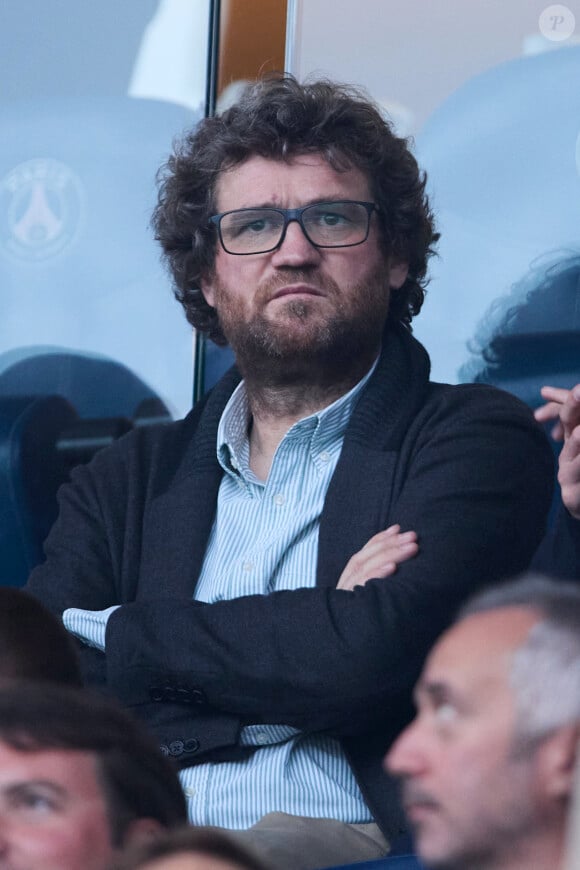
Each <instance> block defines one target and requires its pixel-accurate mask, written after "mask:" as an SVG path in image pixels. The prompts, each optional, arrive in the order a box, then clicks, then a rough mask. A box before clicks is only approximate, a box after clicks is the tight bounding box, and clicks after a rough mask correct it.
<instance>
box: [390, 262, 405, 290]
mask: <svg viewBox="0 0 580 870" xmlns="http://www.w3.org/2000/svg"><path fill="white" fill-rule="evenodd" d="M408 274H409V264H408V263H390V265H389V287H391V289H393V290H399V289H400V288H401V287H402V286H403V284H404V283H405V281H406V280H407V275H408Z"/></svg>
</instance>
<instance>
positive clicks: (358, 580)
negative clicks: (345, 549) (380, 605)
mask: <svg viewBox="0 0 580 870" xmlns="http://www.w3.org/2000/svg"><path fill="white" fill-rule="evenodd" d="M418 551H419V544H418V543H417V534H416V532H401V527H400V526H399V525H395V526H389V528H388V529H385V531H383V532H379V533H378V534H376V535H374V536H373V537H372V538H371V539H370V541H367V543H366V544H365V545H364V547H363V548H362V550H359V551H358V553H355V554H354V556H352V557H351V558H350V559H349V560H348V563H347V565H346V568H345V569H344V571H343V572H342V574H341V575H340V580H339V581H338V586H337V587H336V588H337V589H354V587H355V586H364V585H365V583H366V582H367V580H371V579H372V578H373V577H389V576H390V575H391V574H394V573H395V571H396V570H397V565H400V564H401V562H406V561H407V559H411V558H412V557H413V556H415V555H416V554H417V552H418Z"/></svg>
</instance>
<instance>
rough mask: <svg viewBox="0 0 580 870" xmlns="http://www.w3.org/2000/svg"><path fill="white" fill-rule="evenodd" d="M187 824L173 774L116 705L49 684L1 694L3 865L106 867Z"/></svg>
mask: <svg viewBox="0 0 580 870" xmlns="http://www.w3.org/2000/svg"><path fill="white" fill-rule="evenodd" d="M185 820H186V808H185V799H184V796H183V793H182V790H181V787H180V784H179V780H178V778H177V775H176V773H175V772H174V770H173V768H172V767H171V766H170V764H169V762H168V761H167V759H166V758H164V757H163V755H162V754H161V752H160V750H159V749H158V747H157V746H156V745H155V743H154V742H153V741H152V740H151V739H150V738H149V736H148V735H147V734H145V733H143V732H142V730H141V727H140V726H139V725H138V724H137V723H135V722H134V721H133V720H132V719H131V718H130V716H129V715H128V714H127V713H125V711H124V710H122V709H121V708H120V707H118V706H117V704H115V703H113V702H112V701H108V700H106V699H104V698H101V697H99V696H93V695H92V694H91V693H88V692H86V691H84V690H82V689H71V688H68V687H67V688H65V687H60V686H51V685H49V684H48V683H32V682H23V683H22V684H21V685H13V686H8V687H6V688H3V689H1V690H0V867H1V868H2V870H80V868H83V870H105V868H106V867H107V866H108V864H109V862H110V861H111V860H112V857H113V855H114V854H115V853H116V851H117V850H118V849H120V848H122V847H124V846H125V845H127V844H128V843H131V842H135V841H139V840H141V839H143V838H147V837H149V836H151V835H152V834H153V833H155V832H157V831H158V830H160V829H162V828H166V827H173V826H176V825H181V824H183V823H184V822H185Z"/></svg>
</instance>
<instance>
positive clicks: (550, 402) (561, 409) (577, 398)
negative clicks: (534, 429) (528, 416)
mask: <svg viewBox="0 0 580 870" xmlns="http://www.w3.org/2000/svg"><path fill="white" fill-rule="evenodd" d="M540 392H541V394H542V397H543V398H544V399H546V400H547V402H546V404H545V405H542V406H541V407H540V408H537V409H536V411H535V412H534V416H535V418H536V420H537V421H538V423H546V422H547V421H548V420H557V423H556V425H555V426H554V428H553V429H552V432H551V435H552V438H554V440H555V441H562V440H563V439H565V438H567V437H568V436H569V434H570V432H571V431H572V429H573V428H574V427H575V426H577V425H578V424H579V423H580V384H577V385H576V386H575V387H574V388H573V389H571V390H565V389H562V388H561V387H551V386H545V387H542V389H541V391H540Z"/></svg>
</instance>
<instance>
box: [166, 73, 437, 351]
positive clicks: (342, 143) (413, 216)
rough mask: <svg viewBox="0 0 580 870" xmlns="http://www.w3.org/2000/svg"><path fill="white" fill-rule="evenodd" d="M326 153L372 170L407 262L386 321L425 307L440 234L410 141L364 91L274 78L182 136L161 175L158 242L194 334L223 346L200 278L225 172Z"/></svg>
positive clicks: (393, 242)
mask: <svg viewBox="0 0 580 870" xmlns="http://www.w3.org/2000/svg"><path fill="white" fill-rule="evenodd" d="M308 152H319V153H322V154H323V156H324V157H325V159H326V160H327V161H328V163H329V164H330V165H331V166H332V167H333V168H334V169H337V170H343V169H348V168H349V167H352V166H354V167H357V168H358V169H360V170H362V171H363V172H365V173H366V174H367V176H368V178H369V181H370V184H371V190H372V192H373V196H374V199H375V202H376V204H377V205H378V207H379V210H380V211H379V221H380V226H381V239H382V244H383V247H384V250H385V252H386V253H387V254H389V255H390V256H393V257H394V258H396V259H397V260H399V261H400V262H405V263H408V264H409V275H408V277H407V280H406V281H405V283H404V284H403V286H402V287H401V288H400V289H399V290H397V291H394V292H393V294H392V298H391V306H390V311H389V317H390V318H392V319H394V320H399V321H401V322H403V323H405V324H407V325H409V324H410V322H411V319H412V317H413V316H414V315H415V314H418V312H419V311H420V309H421V306H422V304H423V300H424V298H425V287H426V284H427V279H426V272H427V262H428V259H429V256H430V255H431V254H433V253H434V250H433V245H434V243H435V242H436V241H437V239H438V238H439V235H438V233H436V232H435V227H434V221H433V215H432V212H431V209H430V207H429V200H428V198H427V196H426V194H425V183H426V177H425V173H423V172H421V171H420V170H419V168H418V166H417V161H416V160H415V158H414V157H413V155H412V154H411V152H410V150H409V147H408V143H407V140H405V139H402V138H399V137H397V136H396V135H395V134H394V132H393V130H392V129H391V127H390V125H389V123H388V122H387V121H385V119H384V118H383V117H382V115H381V113H380V111H379V109H378V108H377V107H376V106H375V105H374V104H373V103H372V102H371V101H370V100H369V98H368V97H367V95H366V94H364V93H363V92H362V91H359V90H357V89H356V88H353V87H350V86H348V85H341V84H337V83H335V82H331V81H328V80H317V81H310V82H307V83H305V84H300V83H299V82H298V81H297V80H296V79H295V78H294V77H293V76H291V75H287V74H275V75H272V76H268V77H266V78H264V79H262V80H260V81H258V82H255V83H253V84H251V85H249V86H248V87H247V88H246V90H245V91H244V93H243V94H242V96H241V98H240V100H239V101H238V102H237V103H236V104H235V105H233V106H231V107H230V108H229V109H226V110H225V111H224V112H223V113H222V114H220V115H217V116H215V117H211V118H205V119H204V120H203V121H201V123H200V124H199V125H198V126H197V128H196V129H194V130H192V131H191V132H190V133H188V134H187V135H185V136H184V138H183V139H182V140H181V142H180V143H179V144H178V145H177V147H176V148H175V151H174V153H173V154H172V156H171V157H170V158H169V160H168V161H167V163H166V164H165V165H164V166H163V167H162V168H161V169H160V171H159V174H158V183H159V200H158V204H157V206H156V208H155V211H154V214H153V221H152V223H153V228H154V231H155V236H156V238H157V240H158V241H160V242H161V246H162V249H163V255H164V258H165V260H166V262H167V265H168V267H169V270H170V272H171V275H172V278H173V281H174V287H175V296H176V298H177V299H178V301H179V302H181V303H182V305H183V306H184V308H185V312H186V315H187V319H188V321H189V322H190V323H191V325H192V326H194V327H195V328H196V329H198V330H200V331H201V332H205V333H207V335H208V336H209V337H210V338H211V339H213V340H214V341H215V342H216V344H222V345H223V344H226V340H225V338H224V335H223V332H222V330H221V327H220V324H219V321H218V317H217V313H216V311H215V309H214V308H212V307H211V306H209V305H208V304H207V302H206V301H205V299H204V297H203V295H202V292H201V289H200V281H201V278H202V276H204V275H207V274H208V273H209V272H210V271H211V269H212V266H213V262H214V257H215V251H216V243H217V241H216V239H217V236H216V232H215V229H214V228H213V227H212V226H210V225H209V224H208V220H209V218H210V217H211V216H212V215H213V214H214V213H215V212H216V210H217V209H216V205H215V187H216V181H217V178H218V175H219V173H220V171H221V170H222V169H224V168H230V167H232V166H235V165H236V164H239V163H242V162H244V161H245V160H247V159H248V158H249V157H252V156H254V155H257V156H260V157H266V158H271V159H274V160H289V159H291V158H292V157H294V156H296V155H299V154H304V153H308Z"/></svg>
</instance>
